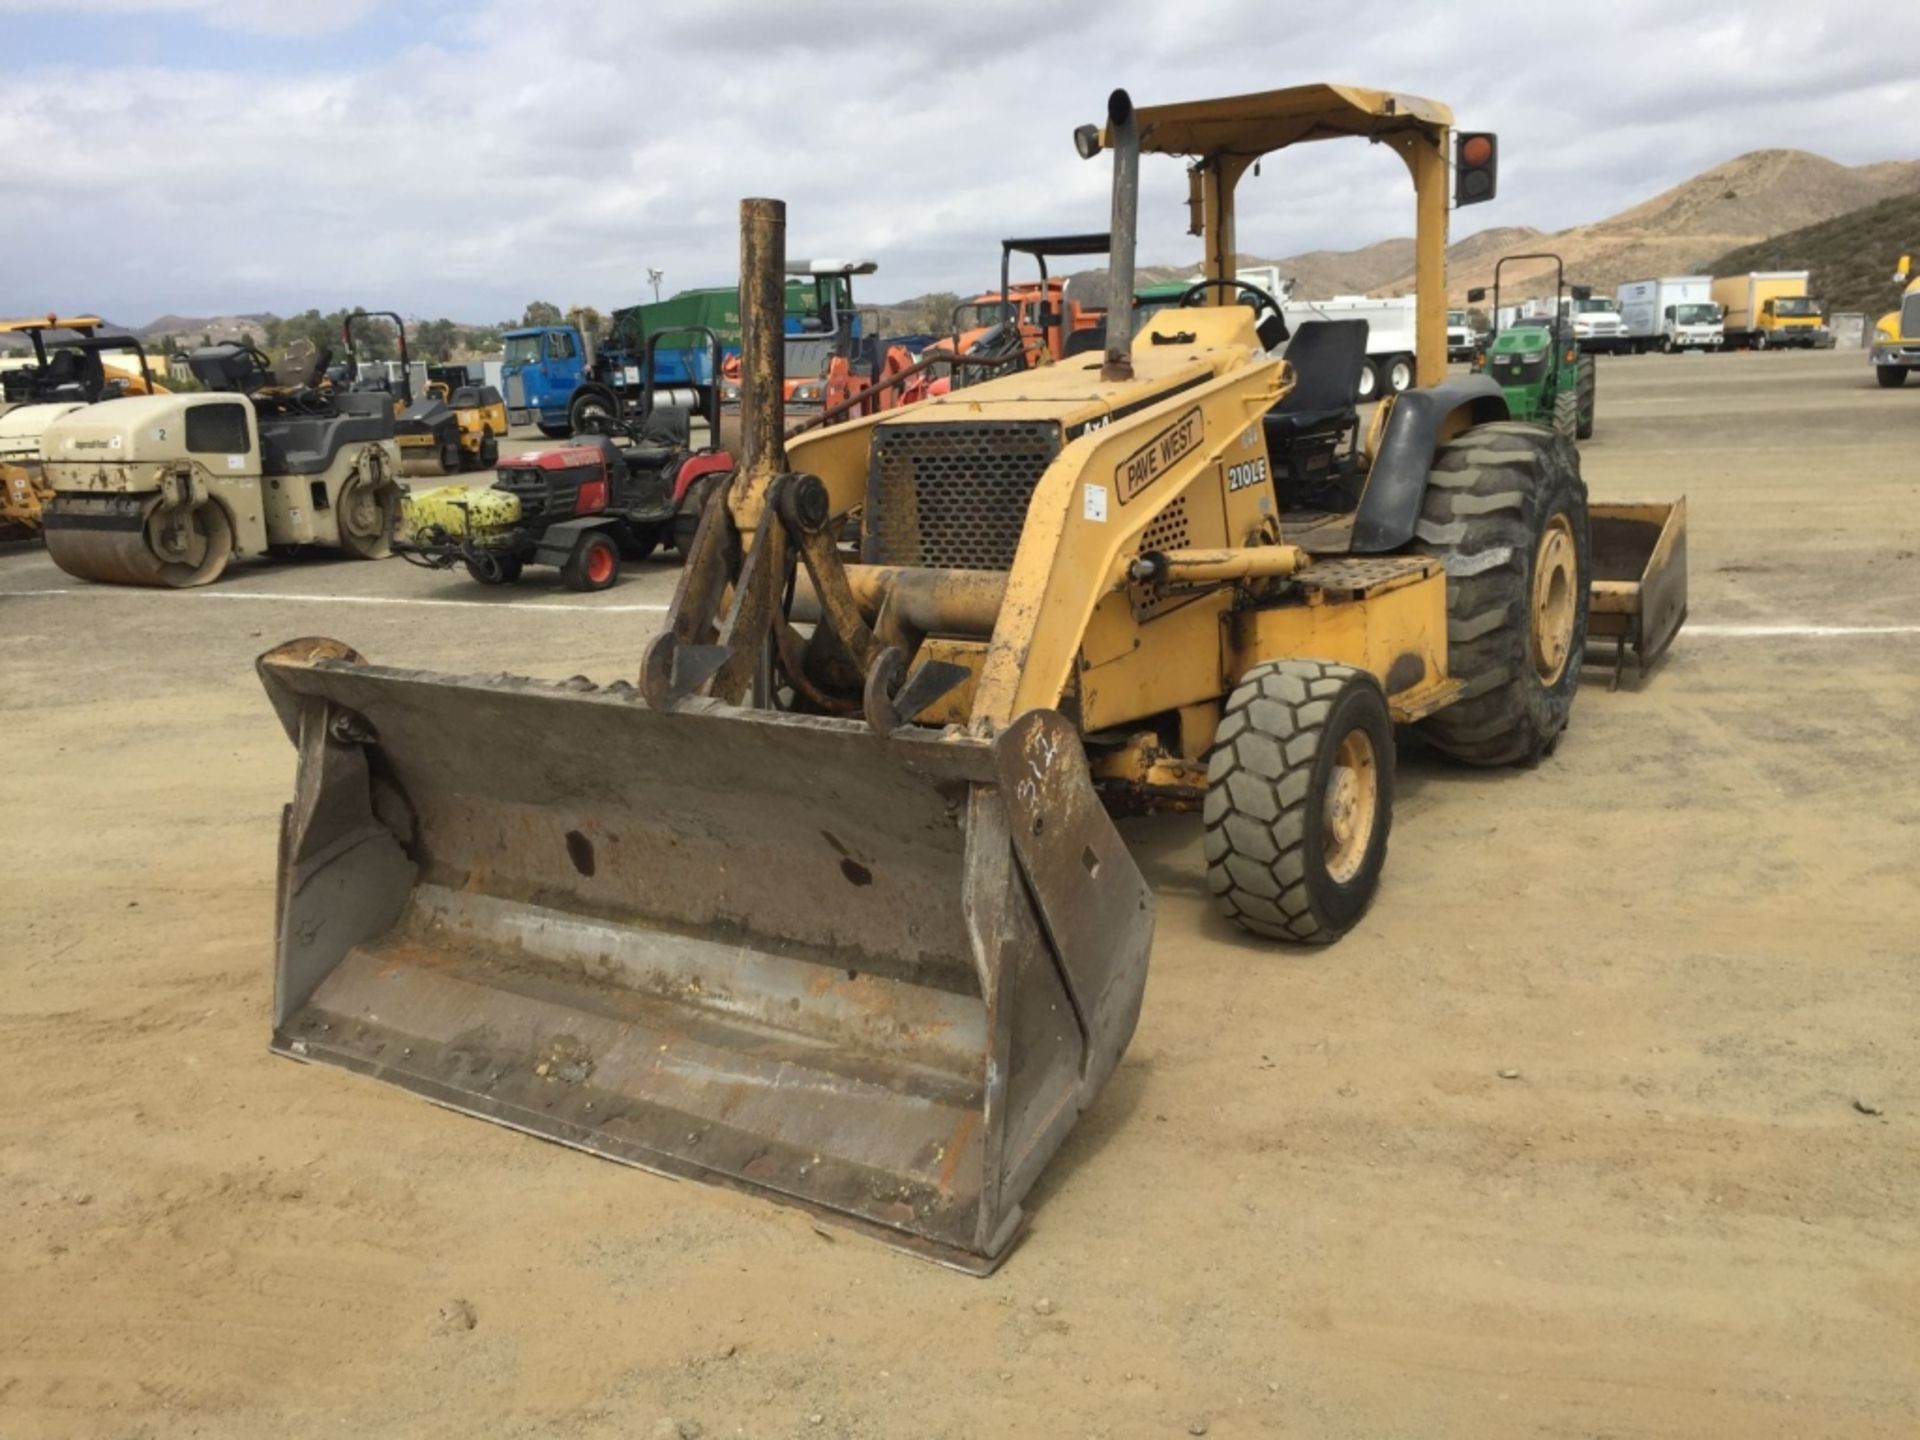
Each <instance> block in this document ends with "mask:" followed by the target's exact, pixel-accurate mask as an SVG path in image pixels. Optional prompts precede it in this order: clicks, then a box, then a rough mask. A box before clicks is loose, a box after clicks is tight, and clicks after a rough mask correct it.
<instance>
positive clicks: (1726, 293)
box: [1713, 270, 1827, 350]
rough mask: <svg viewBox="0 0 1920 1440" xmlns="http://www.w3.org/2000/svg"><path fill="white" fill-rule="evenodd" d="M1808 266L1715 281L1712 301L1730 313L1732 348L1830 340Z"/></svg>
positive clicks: (1727, 331) (1813, 344) (1770, 347)
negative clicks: (1807, 269)
mask: <svg viewBox="0 0 1920 1440" xmlns="http://www.w3.org/2000/svg"><path fill="white" fill-rule="evenodd" d="M1811 279H1812V274H1811V272H1809V271H1806V270H1754V271H1749V272H1748V273H1747V274H1745V275H1722V276H1720V277H1719V278H1718V279H1716V280H1715V281H1714V282H1713V303H1714V304H1716V305H1718V306H1719V307H1720V312H1721V314H1722V315H1723V316H1724V317H1725V319H1724V325H1725V335H1726V341H1725V343H1726V345H1727V347H1728V348H1729V349H1747V348H1751V349H1754V350H1776V349H1789V348H1798V349H1803V350H1811V349H1814V348H1815V347H1817V346H1821V345H1824V344H1825V343H1826V341H1827V328H1826V325H1825V324H1824V323H1823V322H1822V307H1821V304H1820V302H1819V301H1818V300H1816V299H1814V298H1813V296H1812V295H1811V294H1810V293H1809V291H1808V282H1809V281H1810V280H1811Z"/></svg>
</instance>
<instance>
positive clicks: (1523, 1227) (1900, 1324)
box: [0, 353, 1920, 1440]
mask: <svg viewBox="0 0 1920 1440" xmlns="http://www.w3.org/2000/svg"><path fill="white" fill-rule="evenodd" d="M1916 436H1920V396H1917V395H1913V394H1909V393H1905V392H1898V393H1895V392H1884V391H1880V390H1877V389H1875V388H1874V387H1873V386H1872V384H1871V381H1870V376H1869V375H1868V372H1867V367H1866V365H1865V363H1864V361H1863V360H1862V358H1861V357H1860V356H1859V355H1858V354H1857V353H1852V354H1821V355H1811V356H1803V357H1789V356H1782V355H1777V354H1767V355H1733V356H1716V357H1685V358H1676V359H1666V358H1662V357H1657V356H1649V357H1645V358H1641V359H1622V360H1603V361H1602V362H1601V420H1600V430H1599V433H1598V435H1597V436H1596V438H1595V439H1594V441H1593V442H1592V443H1591V444H1590V445H1589V446H1587V447H1586V449H1585V452H1584V454H1585V468H1586V474H1587V477H1588V479H1589V482H1590V484H1591V486H1592V490H1593V492H1594V494H1595V495H1596V496H1599V497H1632V496H1638V495H1656V496H1658V495H1669V494H1673V493H1677V492H1682V491H1684V492H1685V493H1686V495H1687V497H1688V502H1689V505H1690V507H1691V551H1692V585H1693V589H1692V622H1691V628H1690V629H1689V631H1688V632H1686V633H1685V634H1683V636H1682V637H1681V640H1680V643H1679V645H1678V647H1677V648H1676V650H1675V652H1674V654H1673V655H1672V657H1671V661H1670V663H1669V664H1667V665H1666V666H1665V668H1664V669H1662V670H1660V671H1659V672H1657V673H1656V674H1655V675H1654V676H1653V677H1652V678H1651V679H1650V681H1649V682H1648V683H1647V684H1646V685H1645V686H1644V687H1642V688H1639V689H1638V690H1636V689H1634V688H1633V687H1632V686H1631V685H1629V686H1628V687H1626V688H1624V689H1623V690H1622V691H1621V692H1619V693H1617V694H1611V693H1608V692H1607V690H1606V689H1605V687H1604V685H1595V684H1589V685H1587V686H1586V688H1585V689H1584V691H1583V693H1582V694H1581V696H1580V700H1579V704H1578V706H1577V708H1576V710H1575V714H1574V723H1573V727H1572V729H1571V731H1570V732H1569V734H1568V736H1567V738H1566V740H1565V742H1564V743H1563V744H1562V745H1561V746H1560V748H1559V751H1558V753H1557V754H1556V755H1555V756H1554V757H1553V758H1552V759H1551V760H1550V761H1549V762H1548V763H1546V764H1545V765H1543V766H1542V767H1541V768H1539V769H1538V770H1535V771H1531V772H1515V773H1505V774H1478V773H1466V772H1462V771H1459V770H1456V769H1453V768H1449V767H1447V766H1445V765H1443V764H1441V763H1439V762H1436V761H1433V760H1430V759H1426V758H1422V757H1421V756H1419V755H1417V754H1411V753H1410V754H1408V755H1407V756H1406V757H1405V758H1404V761H1403V768H1402V780H1401V798H1400V805H1399V814H1398V823H1397V825H1396V827H1395V831H1394V840H1393V854H1392V858H1391V861H1390V863H1389V866H1388V869H1387V876H1386V880H1385V884H1384V887H1383V890H1382V893H1381V895H1380V898H1379V901H1378V903H1377V904H1376V906H1375V907H1374V910H1373V912H1372V914H1371V915H1370V916H1369V918H1368V919H1367V921H1366V923H1365V924H1364V926H1363V927H1362V928H1361V929H1360V930H1359V931H1357V932H1356V933H1355V934H1354V935H1353V936H1351V937H1350V938H1349V939H1348V940H1346V941H1345V942H1344V943H1342V944H1341V945H1339V946H1338V947H1336V948H1334V949H1333V950H1331V951H1299V950H1286V949H1275V948H1272V947H1269V946H1266V945H1263V944H1256V943H1252V942H1250V941H1249V940H1248V939H1246V938H1244V937H1242V936H1241V935H1239V934H1238V933H1237V932H1236V931H1234V930H1233V929H1231V928H1229V927H1228V926H1227V925H1226V924H1225V923H1224V922H1223V921H1221V920H1219V919H1217V918H1215V916H1214V915H1213V914H1212V913H1211V911H1210V910H1209V908H1208V905H1207V903H1206V898H1205V894H1204V890H1203V885H1202V860H1201V855H1200V844H1199V831H1198V824H1197V822H1196V821H1194V820H1192V819H1190V818H1180V817H1170V818H1164V819H1159V820H1154V821H1149V822H1128V823H1127V833H1128V835H1129V837H1130V839H1131V841H1132V842H1133V844H1134V846H1135V850H1136V853H1137V855H1138V856H1139V857H1140V859H1141V860H1142V862H1143V865H1144V867H1145V868H1146V871H1147V873H1148V875H1149V878H1150V879H1151V880H1152V882H1153V884H1154V886H1155V889H1156V891H1157V892H1158V896H1159V922H1158V931H1157V939H1156V943H1155V948H1154V954H1153V969H1152V976H1151V980H1150V983H1149V987H1148V992H1147V999H1146V1008H1145V1013H1144V1016H1143V1018H1142V1020H1141V1024H1140V1029H1139V1032H1138V1035H1137V1037H1136V1039H1135V1041H1134V1043H1133V1046H1132V1049H1131V1050H1130V1051H1129V1052H1128V1054H1127V1056H1126V1059H1125V1061H1124V1063H1123V1064H1122V1066H1121V1068H1120V1071H1119V1073H1118V1075H1117V1077H1116V1079H1115V1081H1114V1083H1113V1084H1112V1086H1111V1087H1110V1088H1109V1090H1108V1091H1107V1093H1106V1094H1105V1095H1104V1096H1103V1097H1102V1099H1101V1101H1100V1102H1099V1104H1098V1106H1097V1107H1096V1108H1095V1110H1094V1111H1093V1112H1092V1114H1091V1115H1090V1117H1089V1118H1088V1119H1087V1121H1086V1122H1085V1123H1083V1124H1082V1126H1081V1127H1080V1129H1079V1130H1077V1131H1076V1132H1075V1134H1074V1136H1073V1138H1072V1139H1071V1141H1070V1142H1069V1144H1068V1146H1067V1148H1066V1150H1065V1151H1064V1152H1063V1153H1062V1155H1061V1157H1060V1158H1059V1159H1058V1160H1057V1161H1056V1162H1055V1164H1054V1166H1053V1168H1052V1169H1051V1171H1050V1172H1049V1173H1048V1175H1047V1176H1046V1178H1045V1179H1044V1180H1043V1181H1042V1183H1041V1186H1040V1188H1039V1190H1038V1191H1037V1192H1036V1194H1035V1196H1034V1198H1033V1203H1032V1205H1031V1207H1030V1209H1031V1212H1032V1215H1033V1223H1032V1227H1031V1231H1030V1233H1029V1234H1028V1236H1027V1238H1026V1240H1025V1243H1024V1244H1023V1245H1022V1247H1021V1248H1020V1249H1019V1250H1018V1251H1017V1252H1016V1253H1015V1254H1014V1255H1013V1256H1012V1258H1011V1259H1010V1260H1009V1262H1008V1263H1007V1264H1006V1265H1005V1267H1004V1268H1003V1269H1002V1270H1001V1271H1000V1273H999V1274H998V1275H996V1276H995V1277H993V1278H991V1279H988V1280H975V1279H969V1278H966V1277H963V1276H960V1275H957V1274H953V1273H950V1272H948V1271H945V1270H942V1269H938V1268H935V1267H933V1266H929V1265H926V1264H922V1263H919V1262H917V1261H914V1260H911V1259H908V1258H905V1257H903V1256H901V1255H899V1254H896V1253H894V1252H893V1251H891V1250H887V1249H884V1248H882V1247H880V1246H878V1245H876V1244H873V1243H871V1242H869V1241H867V1240H864V1239H861V1238H857V1237H854V1236H852V1235H849V1234H846V1233H844V1232H840V1231H835V1230H831V1229H821V1228H816V1226H815V1225H814V1223H813V1222H812V1221H810V1220H809V1219H808V1218H806V1217H805V1216H804V1215H801V1214H799V1213H797V1212H794V1211H791V1210H786V1209H781V1208H778V1207H776V1206H773V1205H771V1204H768V1203H765V1202H762V1201H758V1200H755V1199H752V1198H747V1197H742V1196H736V1195H732V1194H728V1193H723V1192H719V1191H715V1190H712V1189H708V1188H705V1187H701V1186H698V1185H693V1184H684V1183H674V1182H671V1181H668V1180H663V1179H659V1178H655V1177H653V1176H649V1175H646V1174H643V1173H640V1172H637V1171H634V1170H629V1169H625V1168H623V1167H620V1166H617V1165H613V1164H610V1163H607V1162H605V1161H601V1160H596V1159H593V1158H591V1157H588V1156H586V1155H582V1154H577V1153H574V1152H572V1151H568V1150H564V1149H561V1148H558V1147H556V1146H552V1145H545V1144H539V1143H536V1142H535V1141H533V1140H530V1139H528V1138H525V1137H523V1136H521V1135H517V1134H514V1133H512V1132H509V1131H507V1130H503V1129H499V1128H496V1127H494V1126H490V1125H486V1124H482V1123H480V1122H479V1121H476V1120H472V1119H468V1118H465V1117H463V1116H460V1115H456V1114H453V1113H451V1112H448V1111H445V1110H441V1109H437V1108H435V1107H434V1106H432V1105H429V1104H427V1103H425V1102H423V1101H421V1100H418V1099H415V1098H412V1097H410V1096H408V1095H405V1094H402V1093H400V1092H398V1091H394V1090H390V1089H386V1088H383V1087H381V1086H379V1085H376V1084H374V1083H371V1082H369V1081H365V1080H361V1079H358V1078H354V1077H351V1076H348V1075H346V1074H343V1073H340V1072H338V1071H333V1070H328V1069H323V1068H319V1067H308V1066H301V1065H296V1064H290V1063H288V1062H286V1061H284V1060H279V1059H275V1058H272V1057H270V1056H269V1055H268V1053H267V1049H266V1041H267V1029H268V1000H269V961H270V956H269V947H270V938H271V934H272V915H271V906H272V899H273V895H272V861H273V853H274V837H275V830H276V823H277V816H278V812H279V807H280V806H281V804H282V803H283V802H284V801H285V800H286V799H287V797H288V796H289V794H290V791H291V784H292V775H293V754H292V750H291V748H290V747H289V745H288V744H287V742H286V739H285V738H284V736H283V734H282V733H281V731H280V730H279V728H278V726H277V724H276V723H275V721H274V719H273V717H272V715H271V713H270V712H269V710H268V708H267V705H266V704H265V701H264V699H263V697H262V693H261V691H260V688H259V686H258V684H257V683H256V682H255V680H254V678H253V676H252V673H251V668H250V665H251V661H252V659H253V657H254V655H255V654H257V653H258V652H259V651H261V650H263V649H265V648H266V647H268V646H269V645H272V644H274V643H276V642H278V641H281V640H284V639H287V638H290V637H292V636H296V635H303V634H327V635H334V636H337V637H339V638H341V639H344V640H347V641H349V642H350V643H352V644H353V645H355V646H356V647H358V648H359V649H360V650H361V651H363V652H364V653H366V654H368V655H369V656H371V657H373V658H375V659H378V660H381V661H390V662H395V663H406V664H417V665H425V666H432V667H436V668H442V669H448V670H456V671H457V670H469V671H471V670H489V671H493V670H500V669H506V670H512V671H518V672H521V673H528V674H535V675H544V676H551V677H555V678H559V677H563V676H565V675H567V674H570V673H573V672H576V671H584V672H585V673H587V674H589V675H591V676H594V677H595V678H597V679H603V680H605V679H613V678H617V677H619V676H621V675H630V674H631V672H632V671H633V669H634V667H635V665H636V663H637V660H638V656H639V652H640V647H641V643H642V641H643V639H644V638H645V636H646V635H647V634H648V633H649V632H650V631H651V630H652V628H653V627H654V626H655V625H657V624H658V622H659V619H660V608H661V607H663V606H664V604H665V601H666V599H667V597H668V595H669V593H670V590H671V587H672V583H673V579H674V574H675V571H674V569H673V567H672V566H671V565H670V564H665V563H660V562H649V563H648V564H647V565H645V566H643V567H641V568H642V573H641V574H640V575H638V576H637V577H635V578H631V579H629V580H628V581H627V582H626V583H624V584H623V585H621V586H619V587H618V588H616V589H615V590H613V591H611V592H608V593H607V594H604V595H601V596H596V597H587V598H582V597H578V596H573V595H570V594H568V593H566V592H564V591H562V590H560V589H559V588H558V587H557V585H555V586H551V587H550V586H548V585H545V584H541V585H535V586H533V587H531V588H529V587H524V586H523V587H522V589H521V591H520V593H518V594H517V595H515V596H514V597H513V599H512V601H511V603H508V602H506V601H505V599H504V597H502V596H500V595H498V594H496V593H494V592H482V591H481V590H480V589H479V588H478V587H476V586H474V585H472V584H471V583H470V582H469V581H467V580H466V579H465V578H464V577H463V576H449V575H430V574H426V573H424V572H421V571H419V570H416V569H413V568H410V567H408V566H406V565H403V564H401V563H399V562H397V561H396V562H390V563H385V564H379V565H368V564H365V563H355V562H337V563H307V564H279V565H267V564H259V565H248V566H245V567H242V568H240V569H239V570H237V571H236V572H235V573H234V574H232V575H231V576H230V577H229V578H228V579H227V580H226V581H225V582H223V583H222V584H220V585H219V586H217V587H214V588H213V589H211V590H209V591H206V592H201V593H191V594H158V593H148V592H140V591H128V590H113V589H107V588H101V587H84V586H80V585H78V584H77V583H75V582H69V581H67V580H66V579H65V577H63V576H62V575H61V574H60V573H59V572H58V571H56V570H55V569H54V567H53V566H52V565H51V563H50V562H49V561H48V560H47V559H46V558H45V556H44V555H42V554H39V553H26V554H15V555H12V556H8V557H5V558H0V735H4V737H5V739H4V753H5V754H6V756H7V757H8V763H7V764H6V765H5V766H4V767H0V923H3V924H4V931H0V936H3V937H4V938H0V978H3V979H4V998H3V999H0V1217H3V1219H0V1435H4V1436H7V1437H26V1436H87V1437H146V1436H153V1437H173V1436H188V1435H201V1436H222V1437H224V1436H234V1437H255V1436H261V1435H269V1434H271V1435H276V1436H286V1437H305V1436H317V1435H328V1436H339V1435H354V1436H358V1435H367V1436H387V1435H392V1436H420V1437H441V1436H447V1437H452V1436H463V1437H464V1436H474V1435H486V1436H568V1437H584V1440H598V1437H609V1440H611V1437H616V1436H617V1437H628V1436H642V1437H646V1436H656V1435H675V1434H678V1435H682V1436H689V1435H696V1434H702V1435H705V1436H708V1437H724V1436H751V1437H784V1436H796V1437H810V1440H811V1437H872V1440H880V1437H885V1440H891V1437H916V1440H917V1437H974V1436H985V1435H1005V1436H1028V1435H1033V1436H1065V1437H1079V1436H1114V1437H1132V1436H1160V1435H1164V1436H1185V1435H1195V1434H1202V1433H1205V1434H1210V1435H1213V1436H1216V1437H1222V1440H1225V1437H1237V1436H1276V1435H1299V1436H1326V1437H1346V1436H1353V1437H1370V1440H1377V1437H1389V1436H1406V1437H1475V1440H1479V1437H1490V1436H1540V1437H1547V1436H1551V1437H1566V1436H1588V1437H1602V1436H1604V1437H1610V1440H1624V1437H1640V1436H1669V1437H1698V1436H1738V1437H1759V1436H1792V1437H1810V1436H1835V1437H1839V1436H1845V1437H1849V1440H1860V1437H1866V1436H1912V1435H1914V1434H1916V1433H1920V1072H1916V1069H1915V1062H1914V1056H1915V1054H1916V1044H1917V1043H1920V939H1917V938H1916V933H1917V932H1916V929H1915V924H1914V900H1915V894H1916V874H1920V786H1916V783H1915V780H1914V776H1915V774H1916V772H1920V727H1916V724H1915V716H1916V714H1917V713H1920V633H1916V630H1917V629H1920V559H1916V552H1920V467H1916V465H1915V462H1914V454H1915V451H1914V445H1915V437H1916ZM403 601H404V602H415V603H395V602H403ZM427 601H433V602H453V603H434V604H427V603H418V602H427ZM1776 626H1777V627H1785V629H1786V630H1787V631H1789V632H1791V633H1783V634H1767V633H1761V632H1762V631H1763V630H1765V629H1766V628H1767V627H1776ZM1829 626H1840V627H1849V626H1860V627H1901V626H1905V627H1908V628H1907V629H1906V630H1905V631H1904V633H1902V632H1899V631H1897V630H1895V631H1888V630H1886V629H1884V628H1882V629H1879V630H1870V631H1869V632H1868V633H1851V634H1826V633H1814V632H1817V631H1818V630H1819V627H1829ZM458 741H459V736H458V735H449V736H448V742H449V743H450V744H453V743H458ZM1509 1071H1511V1072H1517V1073H1515V1074H1514V1075H1513V1077H1512V1078H1502V1077H1503V1075H1504V1074H1505V1073H1506V1072H1509ZM1042 1302H1045V1303H1042Z"/></svg>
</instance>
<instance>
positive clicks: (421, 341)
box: [411, 317, 460, 364]
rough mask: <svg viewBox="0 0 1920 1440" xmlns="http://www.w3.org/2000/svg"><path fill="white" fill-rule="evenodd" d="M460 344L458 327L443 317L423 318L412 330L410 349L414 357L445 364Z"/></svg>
mask: <svg viewBox="0 0 1920 1440" xmlns="http://www.w3.org/2000/svg"><path fill="white" fill-rule="evenodd" d="M459 346H460V327H459V326H457V325H455V324H454V323H453V321H451V320H448V319H445V318H444V317H443V318H441V319H439V320H423V321H421V322H420V324H419V326H418V327H417V328H416V329H415V330H414V332H413V344H412V347H411V348H412V350H413V353H414V355H415V357H416V358H418V359H421V360H428V361H432V362H433V363H435V364H445V363H446V362H447V361H449V360H451V359H452V358H453V352H454V351H455V350H456V349H458V348H459Z"/></svg>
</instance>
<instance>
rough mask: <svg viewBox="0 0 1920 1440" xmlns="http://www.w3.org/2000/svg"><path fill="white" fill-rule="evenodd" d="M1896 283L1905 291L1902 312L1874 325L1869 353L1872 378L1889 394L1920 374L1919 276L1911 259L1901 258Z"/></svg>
mask: <svg viewBox="0 0 1920 1440" xmlns="http://www.w3.org/2000/svg"><path fill="white" fill-rule="evenodd" d="M1893 283H1894V284H1896V285H1899V286H1901V287H1902V289H1901V292H1900V308H1899V309H1898V310H1889V311H1888V312H1887V313H1886V314H1884V315H1882V316H1881V317H1880V318H1879V319H1878V320H1876V321H1874V322H1873V345H1872V348H1871V349H1870V350H1869V351H1868V352H1867V353H1868V356H1869V358H1870V359H1871V361H1872V363H1873V378H1874V379H1875V380H1877V381H1879V382H1880V384H1881V385H1882V386H1883V387H1884V388H1886V389H1889V390H1890V389H1892V388H1893V387H1895V386H1897V385H1904V384H1906V383H1907V376H1908V375H1910V374H1911V373H1912V372H1913V371H1915V370H1920V275H1915V274H1914V273H1913V258H1912V257H1911V256H1909V255H1902V256H1901V257H1900V265H1899V268H1898V269H1896V270H1895V271H1894V272H1893Z"/></svg>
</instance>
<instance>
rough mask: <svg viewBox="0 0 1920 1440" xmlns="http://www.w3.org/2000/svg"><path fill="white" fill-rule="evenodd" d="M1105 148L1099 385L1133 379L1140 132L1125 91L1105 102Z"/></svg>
mask: <svg viewBox="0 0 1920 1440" xmlns="http://www.w3.org/2000/svg"><path fill="white" fill-rule="evenodd" d="M1106 138H1107V147H1108V148H1109V149H1111V150H1112V151H1113V224H1112V226H1111V227H1110V228H1111V230H1112V236H1111V238H1110V239H1109V241H1108V245H1109V248H1110V252H1111V253H1110V254H1109V256H1108V261H1109V274H1110V276H1111V286H1112V288H1111V289H1110V290H1109V292H1108V298H1107V356H1106V363H1105V364H1103V365H1102V366H1101V367H1100V378H1101V379H1102V380H1131V379H1132V378H1133V252H1134V246H1135V242H1136V241H1137V240H1138V238H1139V230H1140V223H1139V217H1140V127H1139V126H1138V125H1136V124H1135V123H1134V119H1133V100H1132V99H1131V98H1130V97H1129V96H1128V94H1127V92H1126V91H1124V90H1116V91H1114V92H1113V94H1112V95H1110V96H1108V97H1107V137H1106Z"/></svg>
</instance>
